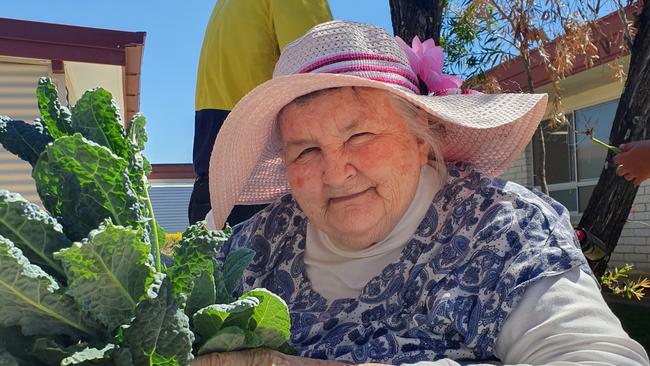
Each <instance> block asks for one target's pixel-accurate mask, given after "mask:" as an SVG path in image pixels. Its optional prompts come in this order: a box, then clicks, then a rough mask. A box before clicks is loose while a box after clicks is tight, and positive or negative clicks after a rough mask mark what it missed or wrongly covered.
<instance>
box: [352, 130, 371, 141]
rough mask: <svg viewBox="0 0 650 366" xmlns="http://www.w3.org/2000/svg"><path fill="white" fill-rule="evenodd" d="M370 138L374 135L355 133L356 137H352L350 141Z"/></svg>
mask: <svg viewBox="0 0 650 366" xmlns="http://www.w3.org/2000/svg"><path fill="white" fill-rule="evenodd" d="M370 136H372V133H370V132H359V133H355V134H354V135H352V136H350V138H349V139H348V140H357V139H360V138H364V137H370Z"/></svg>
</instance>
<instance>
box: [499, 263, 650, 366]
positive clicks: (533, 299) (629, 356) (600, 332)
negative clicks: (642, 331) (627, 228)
mask: <svg viewBox="0 0 650 366" xmlns="http://www.w3.org/2000/svg"><path fill="white" fill-rule="evenodd" d="M496 355H497V357H499V358H500V359H501V360H502V361H503V362H504V364H522V363H523V364H530V365H558V366H559V365H567V366H568V365H616V366H622V365H630V366H632V365H649V364H650V362H649V361H648V356H647V354H646V352H645V351H644V349H643V347H641V345H639V343H637V342H636V341H634V340H632V339H631V338H630V337H629V336H628V335H627V333H625V331H624V330H623V328H622V327H621V323H620V321H619V320H618V318H617V317H616V316H615V315H614V314H613V313H612V311H611V310H610V309H609V307H608V306H607V304H606V303H605V301H604V300H603V298H602V296H601V295H600V290H599V289H598V285H597V284H596V281H595V280H594V279H593V278H592V277H590V276H589V275H587V274H585V273H584V272H582V271H580V270H579V269H574V270H572V271H569V272H567V273H564V274H563V275H560V276H554V277H549V278H547V279H545V280H542V281H540V282H539V283H537V284H535V285H533V286H531V287H530V288H529V289H528V290H526V292H525V294H524V297H523V298H522V299H521V301H520V303H519V304H518V305H517V306H516V307H515V308H514V310H513V312H512V313H511V314H510V316H509V317H508V318H507V319H506V321H505V322H504V324H503V328H502V330H501V333H500V334H499V337H498V339H497V343H496Z"/></svg>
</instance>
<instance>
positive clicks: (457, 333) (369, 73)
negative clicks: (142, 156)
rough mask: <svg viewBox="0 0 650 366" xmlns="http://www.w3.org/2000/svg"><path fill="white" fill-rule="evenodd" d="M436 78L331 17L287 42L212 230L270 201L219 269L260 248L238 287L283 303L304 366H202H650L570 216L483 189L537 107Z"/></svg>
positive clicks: (248, 126)
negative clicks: (240, 209)
mask: <svg viewBox="0 0 650 366" xmlns="http://www.w3.org/2000/svg"><path fill="white" fill-rule="evenodd" d="M436 55H438V56H439V57H438V56H436ZM441 68H442V60H441V51H440V50H439V49H438V48H432V47H431V44H418V45H416V47H415V50H410V49H405V48H403V47H401V46H400V43H399V41H396V40H395V39H394V38H393V37H391V36H389V35H388V34H387V33H385V32H384V31H383V30H381V29H379V28H376V27H374V26H370V25H364V24H358V23H352V22H342V21H335V22H330V23H325V24H322V25H319V26H317V27H315V28H313V29H312V30H311V31H310V32H308V33H307V34H306V35H305V36H304V37H302V38H301V39H299V40H298V41H296V42H294V43H292V44H291V45H290V46H288V47H287V49H286V50H285V51H284V52H283V54H282V56H281V58H280V60H279V62H278V64H277V66H276V70H275V76H274V79H273V80H271V81H269V82H267V83H265V84H263V85H261V86H259V87H258V88H256V89H255V90H254V91H252V92H251V93H250V94H248V95H247V96H246V97H245V98H244V99H243V100H242V101H241V102H240V103H239V104H238V105H237V106H236V107H235V109H234V110H233V112H232V113H231V114H230V116H229V117H228V119H227V120H226V122H225V125H224V127H223V128H222V130H221V132H220V134H219V136H218V138H217V143H216V144H215V149H214V151H213V155H212V160H211V164H210V166H211V171H210V175H211V177H210V182H211V184H213V186H211V187H210V190H211V198H212V207H213V211H212V212H211V214H210V215H209V217H208V218H207V220H208V222H209V225H210V226H212V227H213V228H217V227H221V226H222V225H223V224H224V221H225V218H226V217H227V216H228V213H229V211H230V209H231V208H232V206H233V205H234V204H236V203H237V204H255V203H267V202H271V205H269V206H268V207H267V208H266V209H265V210H263V211H262V212H260V213H258V214H257V215H256V216H254V217H253V218H251V219H250V220H249V221H247V222H246V223H244V224H242V225H240V226H238V227H237V228H236V229H235V233H234V234H233V236H232V238H231V239H230V240H229V241H228V242H227V243H226V244H225V245H224V246H223V250H222V253H221V255H222V256H225V255H227V253H228V252H229V251H230V250H232V249H233V248H239V247H248V248H251V249H253V250H254V251H255V252H256V255H255V258H254V260H253V263H252V264H251V265H250V266H249V268H248V270H247V271H246V272H245V274H244V281H243V284H242V285H243V286H242V287H243V290H249V289H251V288H255V287H266V288H268V289H269V290H271V291H273V292H275V293H277V294H278V295H279V296H281V297H282V298H283V299H284V300H285V301H286V302H287V305H288V307H289V311H290V313H291V320H292V331H291V340H290V342H291V345H292V346H293V347H295V348H296V350H297V352H298V356H285V355H282V354H279V353H277V352H273V351H268V350H255V351H247V352H234V353H222V354H215V355H209V356H204V357H201V358H199V359H198V360H197V361H196V364H197V365H247V364H250V365H271V364H286V365H312V364H323V365H325V364H337V363H353V364H363V363H381V364H390V365H400V364H417V365H422V366H423V365H458V363H456V362H460V363H463V364H478V363H483V362H488V363H491V364H492V363H504V364H522V363H525V364H534V365H546V364H548V365H586V364H590V365H591V364H596V363H597V364H598V365H606V364H607V365H647V364H648V358H647V355H646V354H645V352H644V350H643V348H642V347H641V346H640V345H639V344H638V343H636V342H635V341H633V340H631V339H630V338H629V337H628V336H627V334H626V333H625V332H624V331H623V330H622V329H621V326H620V323H619V322H618V320H617V319H616V317H615V316H614V315H613V314H612V313H611V311H610V310H609V309H608V307H607V305H606V304H605V302H604V301H603V299H602V297H601V296H600V292H599V288H598V285H597V283H596V281H595V279H594V277H593V275H592V274H591V272H590V270H589V268H588V266H587V264H586V261H585V259H584V257H583V256H582V254H581V253H580V250H579V249H578V246H577V244H576V238H575V235H574V233H573V229H572V227H571V224H570V222H569V217H568V213H567V211H566V209H565V208H564V207H562V206H561V205H559V204H558V203H557V202H555V201H553V200H552V199H550V198H548V197H546V196H544V195H541V194H539V193H534V192H532V191H529V190H527V189H525V188H523V187H521V186H519V185H517V184H515V183H511V182H506V181H503V180H500V179H498V178H494V176H495V175H497V174H499V173H500V172H502V171H503V170H504V169H505V168H506V167H507V166H508V165H509V164H510V163H511V162H512V160H513V159H514V158H515V157H517V156H518V155H519V154H520V153H521V151H522V150H523V147H524V146H525V145H526V144H527V142H528V141H529V140H530V138H531V135H532V134H533V132H534V130H535V128H536V126H537V124H538V123H539V121H540V119H541V118H542V115H543V114H544V110H545V106H546V96H545V95H530V94H501V95H484V94H478V93H469V92H465V91H459V90H458V89H455V87H457V85H458V80H457V79H455V78H453V77H449V76H446V75H442V74H441V73H440V71H441ZM321 360H327V361H321Z"/></svg>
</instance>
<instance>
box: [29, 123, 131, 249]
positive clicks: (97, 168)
mask: <svg viewBox="0 0 650 366" xmlns="http://www.w3.org/2000/svg"><path fill="white" fill-rule="evenodd" d="M126 167H127V162H126V161H125V160H124V159H122V158H120V157H117V156H116V155H114V154H113V153H111V152H110V150H108V149H107V148H105V147H103V146H99V145H97V144H95V143H93V142H91V141H88V140H86V139H85V138H83V137H82V136H81V135H80V134H75V135H73V136H65V137H60V138H58V139H57V140H56V141H55V142H53V143H52V144H51V145H49V146H48V147H47V148H46V149H45V151H44V152H43V154H42V155H41V157H40V159H39V160H38V163H36V166H35V167H34V171H33V176H34V180H35V181H36V188H37V190H38V193H39V195H40V197H41V200H42V201H43V205H44V206H45V208H46V209H47V210H48V211H49V212H50V213H51V214H52V215H54V216H55V217H56V219H57V220H58V221H59V222H60V223H61V224H62V225H63V231H64V232H65V233H66V235H67V236H68V237H69V238H70V239H72V240H74V241H78V240H81V239H83V238H84V237H86V236H87V235H88V233H89V232H90V231H91V230H93V229H95V228H97V227H98V226H99V224H100V223H101V222H102V221H104V219H106V218H110V219H111V220H112V222H113V223H115V224H116V225H121V226H131V227H138V226H139V225H140V224H141V222H142V218H141V211H140V206H139V202H138V198H137V197H136V195H135V194H134V192H133V189H132V187H131V182H130V181H129V178H128V177H127V175H126Z"/></svg>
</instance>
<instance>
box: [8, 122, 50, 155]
mask: <svg viewBox="0 0 650 366" xmlns="http://www.w3.org/2000/svg"><path fill="white" fill-rule="evenodd" d="M52 141H53V140H52V136H50V135H49V133H47V131H46V130H45V129H44V128H43V125H42V124H41V121H39V120H35V121H34V122H33V123H31V124H29V123H25V122H24V121H17V120H12V119H10V118H8V117H4V116H0V144H2V146H4V148H5V149H7V150H8V151H9V152H11V153H12V154H14V155H16V156H18V157H19V158H21V159H23V160H25V161H26V162H28V163H30V164H31V165H32V166H34V164H36V161H37V160H38V157H39V155H40V154H41V153H42V152H43V150H44V149H45V146H46V145H47V144H49V143H50V142H52Z"/></svg>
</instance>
